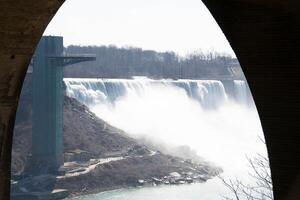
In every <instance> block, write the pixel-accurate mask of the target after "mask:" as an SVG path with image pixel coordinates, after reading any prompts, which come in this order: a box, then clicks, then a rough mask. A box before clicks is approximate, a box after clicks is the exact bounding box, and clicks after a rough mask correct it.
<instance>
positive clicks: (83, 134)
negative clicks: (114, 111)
mask: <svg viewBox="0 0 300 200" xmlns="http://www.w3.org/2000/svg"><path fill="white" fill-rule="evenodd" d="M28 95H30V90H28V91H25V92H24V93H23V94H22V100H21V104H20V113H22V114H21V115H20V117H19V118H18V120H17V122H16V126H15V135H14V145H13V160H12V173H13V174H20V173H22V171H23V170H24V168H25V166H26V164H27V163H28V162H29V160H28V159H27V158H28V156H29V155H30V152H31V131H32V128H31V100H30V99H31V98H29V97H28ZM181 151H182V150H181ZM184 155H185V154H184ZM64 156H65V163H64V166H62V171H64V174H62V175H60V176H54V175H43V176H39V177H32V176H29V177H25V178H24V177H23V178H22V177H21V179H20V177H18V178H19V179H15V180H14V181H13V185H12V189H13V192H14V193H16V194H18V195H19V194H20V193H21V194H22V193H24V191H23V190H24V188H25V189H26V192H27V193H28V191H29V192H31V193H32V192H33V193H36V192H45V191H49V190H54V189H61V188H63V189H67V190H68V191H69V192H70V193H71V194H72V195H79V194H85V193H94V192H99V191H104V190H110V189H115V188H122V187H127V186H138V185H145V184H151V185H152V184H183V183H191V182H195V181H196V182H197V181H198V182H199V181H200V182H201V181H206V180H207V179H209V178H212V177H214V176H216V175H217V174H219V173H220V172H221V171H222V170H221V169H220V168H217V167H213V166H211V165H209V164H207V163H204V162H199V160H198V161H193V160H192V159H191V158H190V157H186V158H185V156H182V155H181V156H176V155H171V154H169V155H168V153H167V152H164V151H163V149H162V148H158V147H157V145H155V144H151V145H150V144H147V143H146V142H143V141H142V140H135V139H133V138H131V137H129V136H128V135H127V134H126V133H125V132H124V131H122V130H120V129H118V128H116V127H113V126H111V125H110V124H108V123H107V122H105V121H103V120H101V119H99V118H98V117H97V116H96V115H95V114H93V113H92V112H91V111H90V110H89V109H88V108H87V107H86V106H85V105H83V104H81V103H79V102H78V101H77V100H76V99H72V98H69V97H67V96H66V97H65V101H64ZM172 174H173V175H172ZM174 174H176V176H174ZM36 180H37V181H38V182H43V183H45V182H48V183H49V184H46V185H47V187H46V188H45V187H43V185H45V184H37V183H38V182H37V183H35V182H36ZM48 186H51V187H48ZM27 193H26V194H27Z"/></svg>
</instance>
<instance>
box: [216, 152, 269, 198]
mask: <svg viewBox="0 0 300 200" xmlns="http://www.w3.org/2000/svg"><path fill="white" fill-rule="evenodd" d="M247 160H248V163H249V165H250V167H251V172H250V173H249V174H250V176H251V177H252V178H254V182H255V183H253V184H252V185H251V184H245V183H243V181H241V180H240V179H238V178H235V179H227V180H226V179H225V178H223V177H221V176H219V178H220V179H221V180H222V182H223V184H224V185H225V186H226V187H227V188H228V189H229V190H230V191H231V192H232V194H233V196H234V197H227V196H223V198H224V199H225V200H244V199H245V200H273V199H274V198H273V185H272V178H271V171H270V164H269V159H268V157H266V156H263V155H261V154H257V155H256V156H255V157H254V158H249V157H247Z"/></svg>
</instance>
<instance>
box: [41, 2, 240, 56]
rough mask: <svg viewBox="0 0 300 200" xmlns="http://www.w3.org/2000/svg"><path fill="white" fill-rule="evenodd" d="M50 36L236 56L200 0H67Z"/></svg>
mask: <svg viewBox="0 0 300 200" xmlns="http://www.w3.org/2000/svg"><path fill="white" fill-rule="evenodd" d="M44 35H58V36H63V37H64V43H65V46H69V45H81V46H89V45H96V46H100V45H105V46H108V45H115V46H117V47H129V46H130V47H137V48H142V49H146V50H155V51H159V52H164V51H174V52H175V53H177V54H179V55H181V56H185V55H187V54H190V53H193V52H194V51H202V52H204V53H206V52H211V51H213V52H220V53H225V54H230V55H231V56H233V57H235V54H234V52H233V51H232V49H231V46H230V45H229V43H228V41H227V39H226V37H225V36H224V34H223V32H222V31H221V29H220V28H219V26H218V24H217V23H216V22H215V20H214V18H213V17H212V15H211V14H210V12H209V11H208V10H207V8H206V7H205V5H204V4H203V3H202V2H201V1H200V0H185V1H183V0H164V1H159V0H148V1H140V0H127V1H121V0H111V1H104V0H89V1H88V2H87V3H84V4H83V3H82V1H80V0H72V1H66V2H65V3H64V5H63V6H62V7H61V9H60V10H59V11H58V13H57V14H56V15H55V17H54V19H53V20H52V21H51V23H50V24H49V26H48V27H47V29H46V31H45V33H44Z"/></svg>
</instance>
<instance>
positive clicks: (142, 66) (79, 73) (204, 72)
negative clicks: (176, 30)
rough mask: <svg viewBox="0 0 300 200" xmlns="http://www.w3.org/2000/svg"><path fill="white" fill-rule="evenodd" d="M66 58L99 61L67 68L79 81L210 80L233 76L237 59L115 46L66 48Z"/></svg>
mask: <svg viewBox="0 0 300 200" xmlns="http://www.w3.org/2000/svg"><path fill="white" fill-rule="evenodd" d="M65 54H66V55H86V54H89V55H94V56H96V61H91V62H84V63H79V64H76V65H73V66H69V67H66V68H65V72H64V73H65V77H80V78H87V77H89V78H130V77H132V76H148V77H151V78H173V79H178V78H189V79H197V78H207V77H211V76H230V75H231V72H230V70H228V67H229V66H231V65H232V64H234V65H236V64H238V62H237V59H236V58H232V57H231V56H229V55H225V54H220V53H216V52H210V53H206V54H205V53H202V52H194V53H192V54H189V55H187V56H185V57H182V56H179V55H177V54H176V53H174V52H156V51H153V50H143V49H141V48H134V47H127V48H118V47H116V46H112V45H110V46H75V45H71V46H68V47H66V48H65Z"/></svg>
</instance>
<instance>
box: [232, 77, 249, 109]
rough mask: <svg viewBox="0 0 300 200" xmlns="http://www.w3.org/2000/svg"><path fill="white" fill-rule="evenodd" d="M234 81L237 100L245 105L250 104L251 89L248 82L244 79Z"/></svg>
mask: <svg viewBox="0 0 300 200" xmlns="http://www.w3.org/2000/svg"><path fill="white" fill-rule="evenodd" d="M233 82H234V91H235V99H236V101H237V102H239V103H242V104H245V105H246V104H248V103H249V96H250V91H249V89H248V86H247V84H246V82H245V81H242V80H234V81H233Z"/></svg>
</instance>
